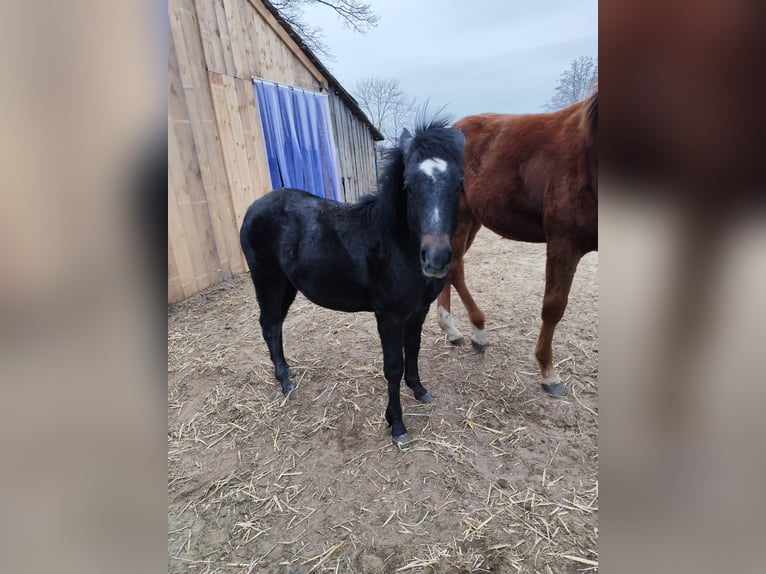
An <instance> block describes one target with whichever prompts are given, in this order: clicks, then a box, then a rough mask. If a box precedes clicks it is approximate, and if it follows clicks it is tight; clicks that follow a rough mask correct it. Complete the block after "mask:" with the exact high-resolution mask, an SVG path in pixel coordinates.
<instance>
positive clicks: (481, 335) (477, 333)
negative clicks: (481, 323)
mask: <svg viewBox="0 0 766 574" xmlns="http://www.w3.org/2000/svg"><path fill="white" fill-rule="evenodd" d="M471 340H472V341H473V342H474V343H476V344H477V345H481V346H482V347H483V346H484V345H486V344H487V332H486V331H485V330H484V329H476V330H474V332H473V336H472V337H471Z"/></svg>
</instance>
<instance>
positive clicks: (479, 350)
mask: <svg viewBox="0 0 766 574" xmlns="http://www.w3.org/2000/svg"><path fill="white" fill-rule="evenodd" d="M471 345H472V346H473V350H474V351H476V352H477V353H481V354H484V351H486V349H487V346H486V345H480V344H479V343H477V342H476V341H474V340H473V339H471Z"/></svg>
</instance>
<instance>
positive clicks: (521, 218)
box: [438, 91, 598, 395]
mask: <svg viewBox="0 0 766 574" xmlns="http://www.w3.org/2000/svg"><path fill="white" fill-rule="evenodd" d="M455 127H458V128H460V129H461V130H462V131H463V133H464V134H465V138H466V144H465V169H464V178H465V179H464V183H463V188H464V193H463V194H461V197H460V211H459V219H458V227H457V230H456V232H455V235H454V236H453V238H452V256H453V263H452V268H451V269H450V272H449V275H448V282H447V283H446V285H445V286H444V289H442V291H441V293H440V294H439V298H438V320H439V326H440V327H441V328H442V329H443V330H445V331H447V334H448V335H447V336H448V339H449V341H450V342H451V343H453V344H455V345H462V344H463V342H464V339H463V336H462V335H461V334H460V331H458V330H457V329H456V328H455V326H454V323H453V320H452V316H451V315H450V285H453V286H454V287H455V290H456V291H457V293H458V295H459V296H460V299H461V300H462V301H463V305H465V308H466V310H467V311H468V317H469V319H470V321H471V323H472V324H473V327H474V332H473V334H472V336H471V342H472V343H473V345H474V347H475V348H476V349H477V350H478V351H483V350H484V347H485V345H486V343H487V340H486V333H485V331H484V313H483V311H482V310H481V309H479V307H478V306H477V305H476V302H475V301H474V300H473V297H472V296H471V293H470V292H469V291H468V287H467V286H466V283H465V272H464V267H463V256H464V255H465V252H466V251H467V250H468V248H469V247H470V246H471V243H472V242H473V240H474V238H475V237H476V233H477V232H478V231H479V229H480V228H481V226H482V225H484V226H486V227H488V228H489V229H491V230H492V231H494V232H495V233H497V234H499V235H502V236H503V237H506V238H508V239H514V240H516V241H529V242H533V243H547V250H546V251H547V261H546V265H545V296H544V298H543V310H542V328H541V329H540V336H539V338H538V340H537V347H536V349H535V356H536V357H537V361H538V364H539V366H540V372H541V375H542V385H543V388H544V389H545V390H546V391H547V392H548V393H550V394H552V395H565V394H566V389H565V387H564V385H563V384H562V383H561V379H560V378H559V375H558V373H557V372H556V369H555V368H554V366H553V357H552V352H551V343H552V340H553V332H554V330H555V329H556V325H557V324H558V322H559V321H560V320H561V317H562V316H563V314H564V310H565V309H566V306H567V300H568V297H569V288H570V287H571V285H572V279H573V278H574V274H575V269H576V268H577V264H578V263H579V261H580V258H581V257H582V256H583V255H585V254H586V253H588V252H590V251H594V250H596V249H598V157H597V129H598V91H596V92H595V93H593V94H592V95H591V96H590V97H588V98H586V99H585V100H583V101H580V102H577V103H574V104H572V105H570V106H568V107H566V108H564V109H561V110H558V111H555V112H549V113H541V114H524V115H507V114H480V115H476V116H468V117H465V118H463V119H461V120H460V121H458V122H457V123H456V124H455Z"/></svg>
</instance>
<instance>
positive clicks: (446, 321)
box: [438, 305, 463, 341]
mask: <svg viewBox="0 0 766 574" xmlns="http://www.w3.org/2000/svg"><path fill="white" fill-rule="evenodd" d="M438 315H439V326H440V327H441V328H442V329H443V330H444V331H447V338H448V339H449V340H450V341H455V340H456V339H459V338H460V337H462V336H463V335H462V333H461V332H460V331H458V330H457V329H456V328H455V323H454V321H453V320H452V315H450V313H449V311H447V310H446V309H445V308H444V307H442V306H441V305H439V308H438Z"/></svg>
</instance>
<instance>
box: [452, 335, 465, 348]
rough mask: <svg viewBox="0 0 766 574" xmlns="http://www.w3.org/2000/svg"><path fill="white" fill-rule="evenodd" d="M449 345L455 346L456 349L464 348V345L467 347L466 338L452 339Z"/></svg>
mask: <svg viewBox="0 0 766 574" xmlns="http://www.w3.org/2000/svg"><path fill="white" fill-rule="evenodd" d="M449 344H450V345H455V346H456V347H462V346H463V345H465V338H464V337H458V338H457V339H450V340H449Z"/></svg>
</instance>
